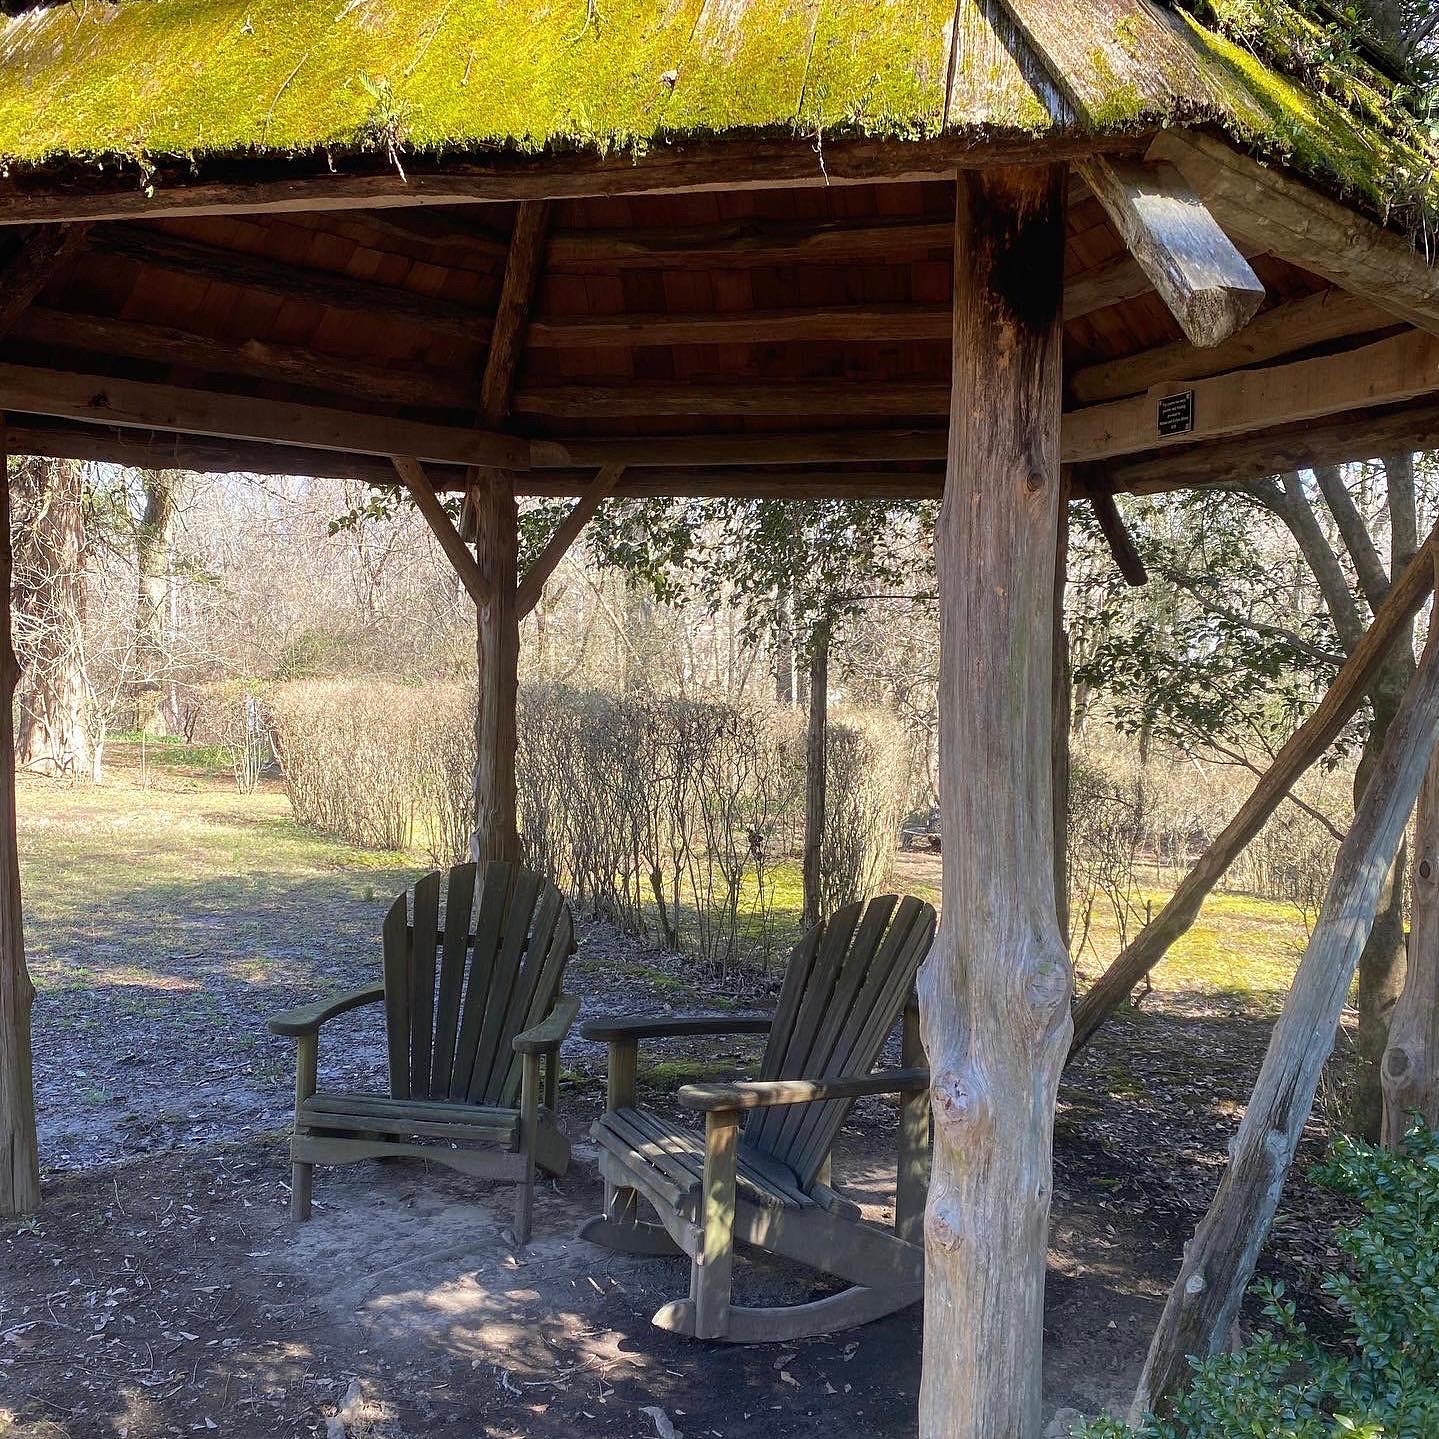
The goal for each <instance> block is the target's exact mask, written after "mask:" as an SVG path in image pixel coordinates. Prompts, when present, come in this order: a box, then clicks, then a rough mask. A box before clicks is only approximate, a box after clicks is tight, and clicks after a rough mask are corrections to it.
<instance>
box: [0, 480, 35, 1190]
mask: <svg viewBox="0 0 1439 1439" xmlns="http://www.w3.org/2000/svg"><path fill="white" fill-rule="evenodd" d="M6 459H7V457H6V456H5V454H4V453H3V452H0V465H4V464H5V463H6ZM11 564H12V559H11V550H10V484H9V479H8V476H7V478H6V482H5V484H4V485H3V486H0V1215H7V1216H9V1215H16V1214H28V1213H30V1212H31V1211H32V1210H35V1209H38V1208H39V1206H40V1156H39V1143H38V1140H37V1139H36V1134H35V1087H34V1080H33V1075H32V1068H31V1065H32V1060H31V1048H30V1011H31V1008H32V1006H33V1004H34V1001H35V986H34V985H33V984H32V983H31V981H30V971H29V969H28V968H27V967H26V964H25V926H24V921H23V919H22V917H21V906H20V860H19V852H18V849H17V844H16V837H15V835H16V826H15V720H14V697H15V682H16V680H17V679H18V678H19V666H18V665H17V664H16V662H15V650H14V646H13V644H12V641H11V638H10V627H11V619H10V576H11Z"/></svg>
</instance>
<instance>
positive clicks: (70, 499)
mask: <svg viewBox="0 0 1439 1439" xmlns="http://www.w3.org/2000/svg"><path fill="white" fill-rule="evenodd" d="M14 490H15V496H14V505H15V511H14V547H15V568H14V581H13V583H14V598H13V604H14V635H15V649H16V654H17V656H18V658H19V661H20V665H21V675H20V683H19V688H18V702H19V715H18V720H19V723H18V729H17V733H16V745H15V751H16V760H17V762H18V763H19V764H21V765H24V766H26V767H28V768H30V769H34V770H38V771H40V772H42V773H45V774H75V773H84V772H85V771H87V770H88V769H89V767H90V763H91V744H90V731H89V725H88V722H87V702H86V675H85V645H84V634H85V631H84V623H85V598H86V583H85V566H86V560H87V557H88V555H87V545H86V536H85V477H84V472H83V470H82V468H81V466H80V465H79V464H77V463H75V462H74V461H70V460H41V459H28V460H21V461H19V462H17V464H16V467H15V470H14Z"/></svg>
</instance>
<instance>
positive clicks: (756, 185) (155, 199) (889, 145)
mask: <svg viewBox="0 0 1439 1439" xmlns="http://www.w3.org/2000/svg"><path fill="white" fill-rule="evenodd" d="M1147 140H1148V137H1147V136H1144V135H1138V136H1134V135H1114V136H1096V135H1085V134H1079V133H1073V132H1056V133H1054V134H1051V135H1046V136H1041V137H1038V138H1036V137H1034V136H1031V135H1020V136H1016V137H1015V138H1013V139H996V140H994V141H991V142H989V143H986V144H984V145H975V144H973V143H972V142H971V141H968V140H966V139H965V138H964V137H960V136H953V135H948V136H937V137H935V138H933V139H929V140H916V141H912V142H907V143H905V144H903V145H896V144H894V143H893V142H892V141H889V140H883V139H853V140H846V139H840V138H835V139H827V140H826V141H825V145H824V153H823V156H822V157H821V156H820V155H819V154H817V153H816V150H815V146H814V144H813V143H812V141H811V140H810V139H809V138H808V137H797V138H794V139H788V140H786V139H775V140H752V139H746V140H743V141H734V140H714V141H696V142H694V143H689V144H666V145H655V146H652V147H651V148H649V149H648V150H646V151H645V152H644V153H643V154H639V155H636V154H634V153H632V152H631V151H629V150H613V151H611V152H610V153H609V154H606V155H603V156H597V155H594V154H586V153H583V152H575V153H572V154H563V153H559V154H543V155H534V156H521V155H514V154H509V153H505V154H502V155H498V156H496V157H495V158H494V159H493V160H491V161H490V162H488V163H480V162H469V163H465V164H449V165H445V166H444V167H443V168H436V169H434V170H429V169H427V168H426V165H425V163H424V158H423V157H420V156H416V157H413V160H412V161H411V162H410V163H407V165H406V168H405V173H404V174H403V175H401V174H399V173H398V172H397V171H396V169H395V168H394V166H392V165H389V164H388V163H386V162H385V160H384V159H383V158H381V159H378V160H377V161H376V169H375V171H374V172H373V173H369V174H336V173H333V171H331V170H329V169H327V168H321V169H318V170H312V171H310V172H309V173H306V172H305V171H304V170H302V169H301V168H300V165H298V164H293V163H292V164H290V165H288V166H283V167H281V172H280V174H279V176H278V177H276V173H275V169H276V167H275V166H274V165H269V166H262V167H258V173H256V170H255V169H253V168H252V169H251V173H250V174H248V175H247V174H246V173H245V169H246V168H247V167H244V166H241V165H236V166H235V167H234V174H235V178H230V179H194V178H191V177H190V176H189V174H188V166H189V164H190V162H189V161H188V160H187V161H185V162H183V164H184V166H185V167H186V168H182V167H181V166H179V165H177V166H176V168H175V169H174V170H170V169H168V168H167V167H164V166H162V167H161V169H160V171H159V173H156V174H154V175H153V176H152V177H151V180H152V183H151V184H150V185H148V186H145V187H141V186H140V185H139V184H138V183H137V182H136V179H135V176H134V175H133V174H130V175H122V176H121V175H116V174H115V172H107V173H106V174H105V175H103V176H101V175H99V173H98V172H96V178H97V180H98V183H97V185H96V187H95V189H93V190H89V191H85V190H81V189H80V188H79V187H77V186H76V185H75V183H74V181H73V180H70V181H67V182H63V188H62V184H60V183H57V184H55V185H54V186H53V187H51V188H46V186H45V183H44V180H43V179H42V180H37V179H36V178H35V177H34V176H26V177H25V179H24V181H23V182H21V181H16V180H11V181H9V182H7V183H5V184H4V185H0V225H4V224H24V223H29V222H33V221H37V220H132V219H139V218H143V217H146V216H160V215H168V216H184V215H242V214H267V213H268V214H283V213H286V212H295V211H320V210H356V209H359V210H365V209H390V208H398V207H414V206H423V205H466V204H478V203H485V202H492V201H496V200H546V199H556V200H558V199H577V198H581V197H584V196H590V195H644V194H682V193H706V192H715V191H720V192H725V193H728V192H731V191H734V190H762V189H769V188H774V187H784V188H786V189H796V188H813V189H822V188H828V187H831V186H834V185H865V184H871V183H873V182H874V181H876V180H938V181H946V182H947V181H950V180H952V179H953V178H954V172H955V170H957V169H987V168H989V167H991V166H994V165H1014V164H1021V165H1034V164H1042V163H1051V162H1059V161H1064V160H1070V159H1074V158H1076V157H1079V156H1086V155H1091V154H1096V153H1104V154H1136V153H1140V152H1142V150H1143V148H1144V146H1145V144H1146V143H1147ZM407 160H410V157H407ZM117 180H118V181H119V183H116V181H117ZM102 187H104V188H102Z"/></svg>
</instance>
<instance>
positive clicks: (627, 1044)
mask: <svg viewBox="0 0 1439 1439" xmlns="http://www.w3.org/2000/svg"><path fill="white" fill-rule="evenodd" d="M934 927H935V914H934V909H933V908H932V907H931V906H930V905H928V904H924V903H922V902H921V901H919V900H917V899H913V898H905V899H897V898H896V897H894V896H893V895H890V896H886V897H884V898H880V899H874V900H871V901H870V902H869V903H868V904H867V905H860V904H852V905H846V906H845V907H844V908H842V909H840V910H838V911H837V912H836V913H835V914H834V915H833V916H832V917H831V918H830V919H829V920H828V921H827V922H825V923H822V924H820V925H817V926H816V927H815V928H814V929H812V930H810V931H809V933H807V934H806V935H805V936H804V937H803V938H802V939H801V940H800V942H799V943H798V945H797V946H796V947H795V950H794V952H793V954H792V955H791V956H790V961H789V967H788V970H787V971H786V973H785V978H784V983H783V986H782V988H781V991H780V997H779V1002H778V1004H777V1006H776V1008H775V1013H774V1015H773V1016H772V1017H770V1016H717V1017H709V1018H698V1019H681V1018H669V1017H663V1018H645V1017H625V1018H612V1019H607V1020H591V1021H590V1022H589V1023H587V1024H585V1025H583V1026H581V1033H583V1034H584V1035H585V1037H586V1038H588V1039H597V1040H605V1041H608V1043H609V1051H610V1052H609V1093H608V1105H607V1109H606V1112H605V1113H604V1115H602V1116H601V1118H600V1119H598V1120H597V1121H596V1122H595V1125H594V1127H593V1129H592V1131H591V1132H592V1134H593V1135H594V1138H595V1139H596V1141H597V1142H598V1145H599V1149H600V1169H601V1173H602V1174H603V1176H604V1180H605V1212H604V1213H603V1214H602V1215H597V1216H595V1217H594V1218H592V1219H590V1220H588V1221H587V1222H586V1223H585V1225H584V1226H583V1227H582V1228H581V1230H580V1236H581V1238H584V1239H590V1240H593V1241H594V1242H596V1243H598V1244H603V1245H606V1246H608V1247H609V1248H611V1249H616V1250H620V1251H622V1252H625V1253H630V1254H678V1253H681V1252H683V1253H685V1254H688V1255H689V1256H690V1260H691V1266H690V1293H689V1297H688V1298H687V1299H680V1300H677V1301H675V1302H674V1303H671V1304H667V1305H665V1306H664V1307H663V1308H662V1309H660V1310H659V1311H658V1313H656V1314H655V1316H654V1323H655V1324H657V1325H659V1327H660V1328H662V1329H669V1330H673V1331H676V1332H678V1333H682V1334H690V1335H694V1336H696V1337H698V1338H701V1339H724V1340H731V1341H734V1342H736V1343H742V1344H752V1343H758V1342H763V1341H766V1340H779V1341H783V1340H791V1339H802V1338H806V1337H808V1336H811V1335H815V1334H827V1333H832V1332H834V1331H835V1330H839V1329H847V1328H850V1327H851V1326H853V1325H856V1324H863V1323H866V1322H867V1321H869V1320H871V1319H877V1318H879V1317H880V1316H881V1315H884V1314H889V1313H892V1312H893V1311H895V1310H897V1309H902V1308H904V1307H905V1306H906V1305H909V1304H912V1303H914V1302H915V1300H917V1299H919V1298H920V1297H921V1295H922V1294H923V1292H924V1246H923V1235H922V1225H923V1221H924V1199H925V1190H926V1186H927V1183H928V1152H929V1093H928V1089H929V1075H928V1072H927V1071H926V1070H925V1069H924V1068H923V1063H924V1061H923V1053H922V1050H921V1048H920V1044H919V1028H918V1015H917V1013H916V1012H915V1010H914V1008H913V1006H907V1005H906V1000H907V998H908V997H909V996H910V995H911V993H912V986H913V982H914V975H915V971H916V970H917V969H918V968H919V965H920V963H921V961H922V960H923V959H924V957H925V955H926V954H927V953H928V951H929V947H930V944H931V942H932V941H933V938H934ZM902 1009H903V1010H905V1023H904V1047H903V1054H902V1063H903V1065H904V1067H903V1068H901V1069H899V1070H893V1071H890V1072H888V1073H879V1074H872V1073H871V1072H870V1071H871V1069H872V1067H873V1065H874V1063H875V1060H876V1059H877V1058H878V1056H879V1052H880V1049H881V1047H882V1046H883V1044H884V1041H885V1039H886V1037H887V1036H888V1035H889V1033H890V1031H891V1030H892V1029H893V1027H894V1024H895V1021H896V1019H897V1018H898V1017H899V1015H900V1011H901V1010H902ZM716 1034H768V1035H769V1043H768V1045H767V1046H766V1049H765V1055H764V1063H763V1066H762V1068H761V1071H760V1072H761V1076H762V1077H761V1078H760V1079H759V1080H757V1081H752V1082H741V1083H734V1084H691V1085H686V1086H684V1087H683V1088H682V1089H681V1090H680V1091H679V1094H678V1099H679V1103H680V1104H681V1105H682V1106H683V1107H684V1108H686V1109H691V1110H696V1111H699V1112H700V1113H703V1115H704V1117H705V1129H704V1137H703V1139H702V1140H701V1138H700V1136H699V1135H698V1134H697V1133H696V1132H694V1131H693V1130H691V1129H689V1128H688V1127H687V1126H685V1125H683V1124H678V1123H675V1122H674V1121H672V1120H670V1119H668V1118H665V1117H663V1116H661V1115H657V1114H653V1113H651V1112H650V1111H648V1110H644V1109H639V1108H637V1107H636V1105H635V1067H636V1056H637V1051H638V1044H639V1041H640V1040H642V1039H650V1038H655V1037H658V1036H667V1035H716ZM865 1094H897V1095H898V1096H899V1115H900V1119H899V1131H900V1134H899V1151H900V1152H899V1172H898V1189H897V1194H896V1204H895V1223H894V1232H893V1233H890V1232H889V1231H888V1230H886V1229H883V1228H880V1227H879V1226H878V1225H875V1224H871V1223H868V1222H866V1221H865V1220H864V1219H862V1218H861V1214H860V1210H859V1207H858V1206H857V1205H855V1204H853V1203H852V1202H851V1201H850V1200H848V1199H845V1198H843V1197H842V1196H841V1195H839V1194H837V1193H836V1192H835V1191H834V1190H833V1189H832V1188H831V1187H830V1185H829V1154H830V1149H831V1147H832V1146H833V1144H834V1141H835V1138H836V1136H837V1135H838V1133H839V1129H840V1125H841V1124H842V1123H843V1122H844V1117H845V1115H846V1114H847V1113H848V1111H849V1108H850V1105H851V1103H852V1102H853V1101H854V1099H856V1098H857V1097H858V1096H860V1095H865ZM640 1196H643V1198H644V1199H646V1200H647V1201H648V1202H649V1204H650V1205H651V1206H652V1207H653V1208H654V1210H655V1212H656V1213H657V1214H658V1216H659V1221H660V1222H659V1223H658V1224H656V1223H654V1222H652V1221H647V1220H644V1219H641V1218H640V1217H639V1215H638V1212H637V1207H636V1201H637V1199H638V1198H639V1197H640ZM736 1240H739V1241H741V1242H742V1243H745V1244H748V1245H751V1246H753V1247H755V1248H756V1249H760V1250H765V1251H769V1252H771V1253H774V1254H778V1255H783V1256H784V1257H786V1258H789V1259H793V1260H797V1261H799V1262H800V1263H803V1264H806V1265H809V1266H810V1267H811V1268H814V1269H817V1270H820V1271H822V1272H823V1273H826V1274H832V1275H836V1276H838V1277H839V1278H841V1279H845V1280H848V1281H849V1287H847V1288H845V1289H843V1290H841V1291H840V1292H839V1293H837V1294H832V1295H829V1296H828V1297H825V1298H822V1299H817V1300H813V1301H810V1302H808V1303H803V1304H796V1305H790V1306H787V1307H783V1308H752V1307H744V1306H740V1305H736V1304H733V1303H731V1290H730V1271H731V1266H732V1260H733V1253H734V1243H735V1241H736Z"/></svg>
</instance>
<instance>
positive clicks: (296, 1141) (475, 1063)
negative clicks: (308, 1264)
mask: <svg viewBox="0 0 1439 1439" xmlns="http://www.w3.org/2000/svg"><path fill="white" fill-rule="evenodd" d="M442 880H445V876H443V875H441V874H439V873H432V874H427V875H425V876H424V878H422V879H420V880H419V881H418V882H417V883H416V885H415V894H414V911H413V919H412V918H411V915H410V914H409V913H408V912H407V903H406V901H407V896H406V895H404V894H402V895H400V896H399V898H398V899H396V900H395V902H394V904H393V905H391V906H390V911H389V913H388V914H387V915H386V916H385V923H384V928H383V941H384V956H385V968H384V975H385V977H384V981H383V983H378V984H372V985H367V986H366V987H365V988H364V989H358V990H356V991H354V993H352V994H346V995H341V996H339V997H337V998H335V999H330V1000H321V1001H320V1002H319V1003H318V1004H312V1005H306V1006H304V1007H302V1008H299V1009H291V1010H288V1011H287V1012H286V1013H284V1014H279V1015H276V1016H275V1017H274V1018H273V1019H272V1020H271V1021H270V1029H271V1030H272V1031H273V1032H274V1033H275V1034H288V1035H293V1036H294V1039H295V1050H296V1075H295V1134H294V1138H293V1140H292V1141H291V1145H290V1155H291V1159H292V1161H293V1187H292V1190H291V1212H292V1213H293V1215H294V1217H295V1218H296V1219H308V1218H309V1217H310V1184H311V1178H312V1175H313V1170H314V1166H315V1165H316V1164H350V1163H354V1162H355V1161H357V1160H361V1159H375V1158H382V1157H385V1156H388V1155H413V1156H419V1157H423V1158H425V1159H432V1160H435V1161H437V1162H438V1163H440V1164H447V1165H449V1166H450V1167H451V1168H453V1169H458V1170H461V1171H462V1172H463V1173H465V1174H473V1175H476V1176H478V1177H480V1178H482V1179H513V1180H515V1181H516V1182H517V1183H518V1184H519V1191H518V1194H517V1198H516V1213H515V1226H514V1230H515V1237H516V1239H517V1241H518V1242H519V1243H521V1244H523V1243H524V1242H525V1241H526V1240H527V1239H528V1238H529V1233H530V1215H531V1212H532V1209H533V1205H534V1186H535V1166H536V1165H539V1166H540V1167H541V1168H542V1169H545V1170H547V1171H548V1172H549V1173H551V1174H554V1175H562V1174H563V1173H564V1172H565V1170H566V1168H567V1167H568V1165H569V1158H570V1146H569V1141H568V1140H566V1139H565V1137H564V1135H563V1134H561V1133H560V1132H559V1130H558V1129H557V1128H556V1127H555V1123H554V1115H555V1104H556V1098H557V1089H558V1078H559V1069H558V1066H559V1047H560V1044H561V1042H562V1041H563V1040H564V1038H565V1036H566V1034H568V1033H569V1030H570V1027H571V1025H573V1024H574V1021H575V1016H576V1015H577V1014H578V1013H579V1008H580V1002H579V1000H578V999H576V998H574V997H573V996H570V995H566V994H562V993H561V992H560V983H561V981H562V979H563V978H564V971H565V965H566V964H567V963H568V961H569V957H570V955H571V954H572V953H573V952H574V947H575V941H574V922H573V919H572V918H571V916H570V910H569V906H568V905H567V904H566V903H565V901H564V898H563V897H562V896H561V894H560V892H559V890H557V889H556V888H555V886H554V885H552V884H550V883H549V882H548V881H547V880H544V879H542V878H541V877H540V876H539V875H537V874H532V873H531V872H530V871H529V870H526V869H522V868H520V867H519V866H518V865H511V864H500V863H491V864H487V865H485V866H484V868H483V871H482V872H481V873H479V874H478V883H477V870H476V866H475V865H473V864H460V865H456V866H455V867H454V868H453V869H452V870H450V872H449V876H448V880H447V882H446V884H445V889H446V899H445V908H444V916H443V927H442V922H441V914H440V888H441V882H442ZM437 969H438V981H439V982H438V986H437V985H436V974H437ZM382 999H383V1000H384V1002H385V1028H386V1031H387V1036H388V1039H389V1056H390V1066H389V1067H390V1092H389V1094H388V1095H379V1094H352V1093H330V1092H327V1091H325V1090H321V1089H318V1088H317V1079H316V1060H317V1054H318V1047H319V1036H320V1026H321V1025H323V1024H325V1023H326V1022H327V1021H329V1020H331V1019H333V1018H334V1017H335V1016H336V1015H339V1014H344V1013H345V1012H346V1011H348V1010H351V1009H356V1008H358V1007H359V1006H360V1005H364V1004H372V1003H375V1002H377V1001H379V1000H382ZM542 1056H543V1057H544V1058H545V1059H546V1061H547V1063H546V1072H545V1083H544V1095H543V1101H544V1102H543V1104H542V1103H541V1093H540V1059H541V1057H542Z"/></svg>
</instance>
